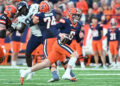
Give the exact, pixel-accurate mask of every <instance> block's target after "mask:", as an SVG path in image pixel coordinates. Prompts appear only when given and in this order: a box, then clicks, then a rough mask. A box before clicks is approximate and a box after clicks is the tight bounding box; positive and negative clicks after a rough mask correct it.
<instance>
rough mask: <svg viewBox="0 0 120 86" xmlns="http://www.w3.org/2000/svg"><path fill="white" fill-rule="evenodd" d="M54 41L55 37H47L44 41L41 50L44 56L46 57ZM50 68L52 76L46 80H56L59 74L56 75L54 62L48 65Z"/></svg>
mask: <svg viewBox="0 0 120 86" xmlns="http://www.w3.org/2000/svg"><path fill="white" fill-rule="evenodd" d="M55 41H56V38H49V39H46V40H45V41H44V47H43V51H44V55H45V57H46V58H47V57H48V55H49V53H50V52H51V50H52V46H53V44H54V42H55ZM50 70H51V73H52V78H51V79H50V80H48V82H54V81H58V80H59V75H58V71H57V64H55V63H54V64H52V65H51V67H50Z"/></svg>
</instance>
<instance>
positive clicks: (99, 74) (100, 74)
mask: <svg viewBox="0 0 120 86" xmlns="http://www.w3.org/2000/svg"><path fill="white" fill-rule="evenodd" d="M78 75H79V76H103V75H105V76H108V75H114V76H115V75H120V74H113V73H112V74H104V73H103V74H102V73H98V74H78Z"/></svg>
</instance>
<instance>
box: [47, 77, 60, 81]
mask: <svg viewBox="0 0 120 86" xmlns="http://www.w3.org/2000/svg"><path fill="white" fill-rule="evenodd" d="M55 81H59V79H53V78H51V79H50V80H48V82H55Z"/></svg>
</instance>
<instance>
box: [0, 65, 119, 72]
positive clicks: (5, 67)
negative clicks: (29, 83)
mask: <svg viewBox="0 0 120 86" xmlns="http://www.w3.org/2000/svg"><path fill="white" fill-rule="evenodd" d="M1 69H27V67H19V66H18V67H16V68H14V67H11V66H0V70H1ZM46 69H49V68H46ZM58 69H59V70H64V69H63V68H62V67H58ZM73 70H83V71H84V70H100V71H101V70H105V71H109V70H111V71H114V70H118V71H119V70H120V68H118V69H110V68H108V69H102V68H100V69H94V68H85V69H81V68H74V69H73Z"/></svg>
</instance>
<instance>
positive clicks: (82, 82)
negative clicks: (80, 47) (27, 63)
mask: <svg viewBox="0 0 120 86" xmlns="http://www.w3.org/2000/svg"><path fill="white" fill-rule="evenodd" d="M19 70H20V69H13V68H9V67H7V68H3V67H2V68H1V66H0V86H21V85H20V74H19ZM73 71H74V73H75V74H76V77H77V79H78V81H77V82H71V81H69V80H62V79H61V77H62V74H63V73H64V70H63V69H61V68H60V69H59V73H60V80H59V81H57V82H52V83H48V82H47V81H48V80H49V79H50V78H51V73H50V71H49V69H44V70H40V71H37V72H35V75H34V76H33V78H32V79H31V80H29V81H26V80H25V82H24V85H23V86H120V70H111V69H108V70H102V69H100V70H91V69H86V70H81V69H79V68H76V69H74V70H73Z"/></svg>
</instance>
